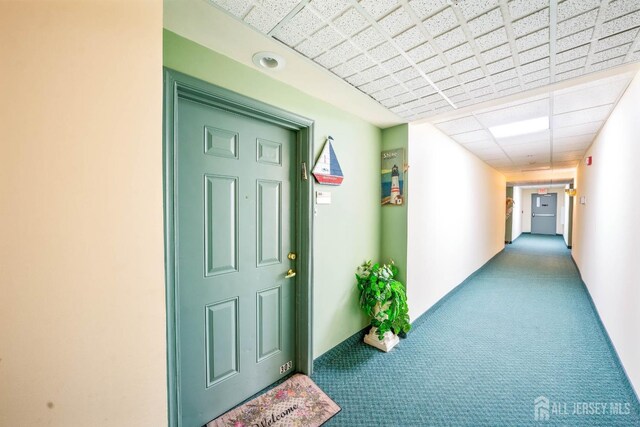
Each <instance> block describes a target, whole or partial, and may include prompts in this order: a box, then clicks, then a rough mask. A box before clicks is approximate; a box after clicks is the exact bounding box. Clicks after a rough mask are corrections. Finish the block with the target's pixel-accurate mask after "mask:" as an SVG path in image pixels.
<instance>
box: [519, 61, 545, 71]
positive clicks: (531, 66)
mask: <svg viewBox="0 0 640 427" xmlns="http://www.w3.org/2000/svg"><path fill="white" fill-rule="evenodd" d="M543 68H549V58H543V59H540V60H538V61H534V62H529V63H528V64H524V65H521V66H520V71H522V73H523V74H529V73H533V72H534V71H538V70H542V69H543Z"/></svg>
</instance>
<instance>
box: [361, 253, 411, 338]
mask: <svg viewBox="0 0 640 427" xmlns="http://www.w3.org/2000/svg"><path fill="white" fill-rule="evenodd" d="M397 274H398V268H397V267H396V266H395V265H394V264H393V261H392V262H391V264H390V265H386V264H384V265H382V266H381V265H380V264H378V263H376V264H373V265H372V264H371V261H367V262H365V263H364V264H362V265H361V266H360V267H358V269H357V271H356V280H357V281H358V290H359V291H360V307H361V308H362V310H363V311H364V312H365V313H366V314H367V315H368V316H369V317H371V326H374V327H376V328H378V338H379V339H380V340H382V339H383V338H384V334H385V332H387V331H392V332H393V333H394V334H399V333H401V332H405V333H406V332H409V330H410V329H411V324H410V323H409V306H408V305H407V291H406V289H405V287H404V285H403V284H402V283H400V282H398V281H397V280H395V279H394V277H395V276H397Z"/></svg>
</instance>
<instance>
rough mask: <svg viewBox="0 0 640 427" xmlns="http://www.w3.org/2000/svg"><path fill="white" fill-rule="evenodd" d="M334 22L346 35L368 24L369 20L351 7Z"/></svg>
mask: <svg viewBox="0 0 640 427" xmlns="http://www.w3.org/2000/svg"><path fill="white" fill-rule="evenodd" d="M333 23H334V24H335V26H336V27H337V28H338V29H339V30H340V31H342V32H343V33H344V34H345V35H346V36H351V35H353V34H355V33H357V32H358V31H360V30H362V29H363V28H364V27H366V26H367V25H368V22H367V20H366V19H365V18H364V17H363V16H362V15H361V14H360V12H358V11H357V10H355V9H354V8H350V9H349V10H347V11H346V12H345V13H343V14H342V15H341V16H339V17H338V18H336V19H335V20H334V21H333Z"/></svg>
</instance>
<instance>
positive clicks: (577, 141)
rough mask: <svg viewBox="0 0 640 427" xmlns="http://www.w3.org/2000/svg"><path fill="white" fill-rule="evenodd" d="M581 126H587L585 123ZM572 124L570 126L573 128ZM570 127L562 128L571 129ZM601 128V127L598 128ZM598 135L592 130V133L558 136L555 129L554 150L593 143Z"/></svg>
mask: <svg viewBox="0 0 640 427" xmlns="http://www.w3.org/2000/svg"><path fill="white" fill-rule="evenodd" d="M581 126H585V125H581ZM571 127H572V126H570V127H569V128H571ZM569 128H562V129H569ZM598 129H599V128H598ZM595 136H596V132H591V133H582V134H579V135H570V134H567V136H563V137H557V136H556V132H555V131H554V133H553V150H554V151H556V150H558V151H559V150H566V148H564V147H570V146H577V145H585V144H586V145H587V146H588V144H591V142H592V141H593V138H594V137H595Z"/></svg>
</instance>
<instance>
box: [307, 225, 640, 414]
mask: <svg viewBox="0 0 640 427" xmlns="http://www.w3.org/2000/svg"><path fill="white" fill-rule="evenodd" d="M425 286H428V284H425ZM361 338H362V337H361V334H356V335H355V336H354V337H352V338H351V339H349V340H347V341H345V342H344V343H343V344H342V345H339V346H338V347H336V348H334V349H333V350H331V351H329V352H328V353H326V354H325V355H323V356H322V357H320V358H319V359H317V360H316V362H315V373H314V375H313V379H314V380H315V381H316V383H317V384H318V385H319V386H320V387H322V388H323V390H324V391H325V392H327V394H329V395H330V396H331V397H332V398H333V399H334V400H335V401H336V402H337V403H338V404H339V405H340V406H341V407H342V412H340V413H339V414H338V415H336V416H335V417H334V418H333V419H331V420H330V421H329V422H328V423H327V425H336V426H337V425H349V426H370V425H372V424H373V422H374V420H375V422H377V423H379V424H380V425H399V426H400V425H404V426H409V425H412V426H417V425H429V426H435V425H443V426H444V425H474V426H480V425H535V424H537V421H536V419H535V418H534V400H536V399H538V398H539V397H541V396H544V397H545V398H546V399H548V402H549V403H548V408H549V409H548V414H549V419H548V420H544V418H543V417H544V416H545V406H546V403H545V401H544V399H542V400H543V401H542V403H541V405H542V408H541V410H540V412H539V413H538V415H539V417H540V420H542V421H541V422H544V424H545V425H547V424H548V425H607V426H612V425H621V426H637V425H640V404H639V403H638V399H637V397H636V396H635V394H634V392H633V390H632V388H631V386H630V384H629V381H628V379H627V377H626V375H625V374H624V372H623V370H622V369H621V367H620V362H619V359H618V357H617V356H616V354H615V353H614V352H613V350H612V348H611V344H610V342H609V339H608V337H607V335H606V332H605V331H604V329H603V328H602V325H601V323H600V320H599V318H598V316H597V314H596V312H595V310H594V308H593V306H592V303H591V299H590V296H589V294H588V293H587V291H586V288H585V286H584V284H583V282H582V280H581V278H580V276H579V273H578V271H577V269H576V267H575V265H574V264H573V262H572V260H571V255H570V252H569V251H568V250H567V249H566V247H565V245H564V242H563V240H562V238H561V237H555V236H553V237H549V236H537V235H522V236H521V237H520V238H518V239H517V240H516V241H515V242H514V243H513V244H512V245H508V246H507V247H506V249H505V250H504V251H503V252H500V253H499V254H498V255H497V256H496V257H494V258H493V259H492V260H491V261H489V262H488V263H487V264H486V265H485V266H483V267H482V268H481V269H480V270H478V271H477V272H476V273H475V274H473V275H472V276H471V277H469V278H468V279H467V280H466V281H465V282H464V283H462V284H461V285H460V286H459V287H457V288H456V289H455V290H454V291H452V292H451V293H450V294H449V295H448V296H447V297H445V298H444V299H443V300H442V301H441V302H440V303H439V304H438V305H436V306H435V307H434V308H432V309H431V310H429V311H428V312H427V313H425V315H423V316H422V317H421V318H419V319H418V320H417V321H416V322H415V323H414V329H413V330H412V331H411V332H410V333H409V336H408V338H407V339H405V340H402V341H401V342H400V344H399V345H398V347H396V348H395V349H394V350H393V351H392V352H390V353H388V354H383V353H380V352H378V351H376V350H374V349H372V348H371V347H368V346H366V345H364V344H363V343H362V342H361ZM596 403H598V404H597V405H596ZM601 404H602V405H601ZM576 411H577V413H574V412H576ZM596 411H597V412H596Z"/></svg>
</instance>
